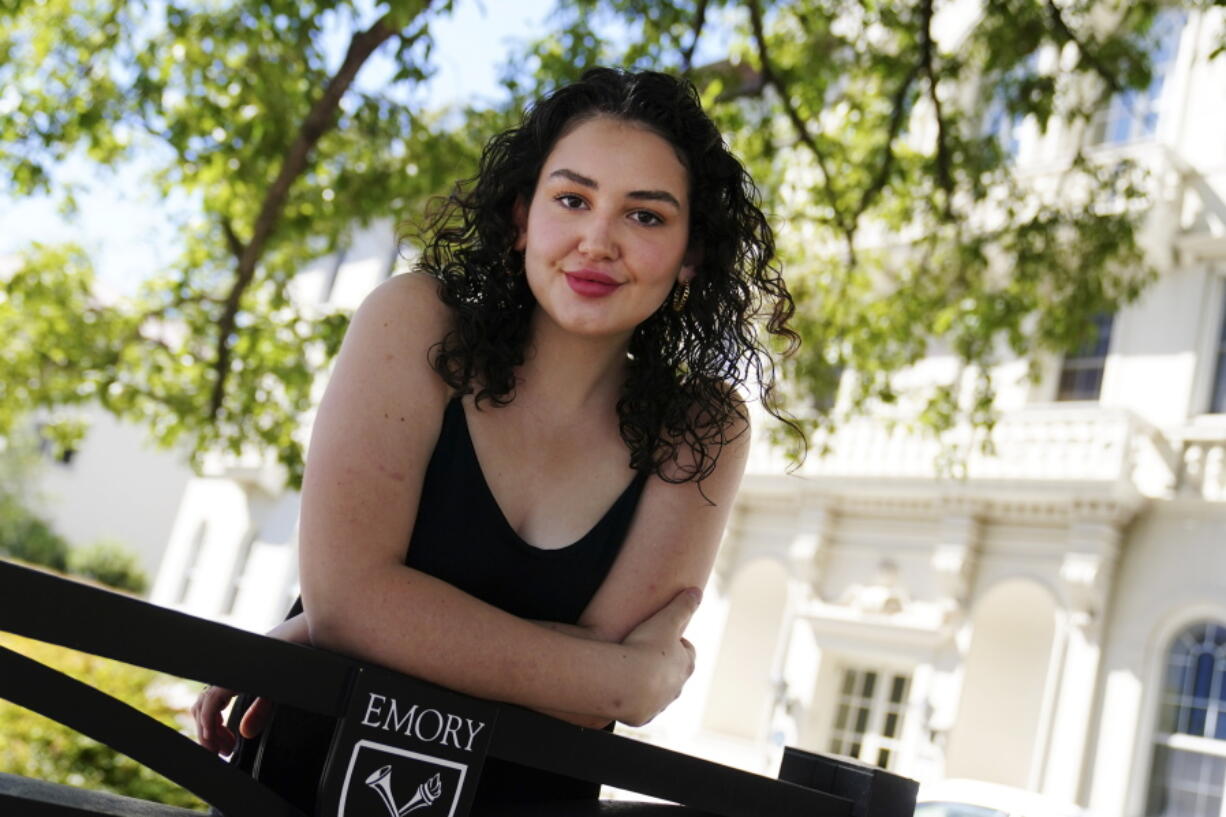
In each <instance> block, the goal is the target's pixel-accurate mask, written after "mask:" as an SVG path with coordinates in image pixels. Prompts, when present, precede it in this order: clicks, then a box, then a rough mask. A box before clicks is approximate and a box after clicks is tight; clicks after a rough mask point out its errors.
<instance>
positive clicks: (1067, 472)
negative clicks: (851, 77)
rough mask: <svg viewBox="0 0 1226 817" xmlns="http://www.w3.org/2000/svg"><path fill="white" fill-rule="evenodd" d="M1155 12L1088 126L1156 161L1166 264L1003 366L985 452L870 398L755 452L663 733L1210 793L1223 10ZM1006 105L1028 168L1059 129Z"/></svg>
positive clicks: (1225, 402) (1222, 773) (895, 763)
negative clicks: (685, 699) (795, 447)
mask: <svg viewBox="0 0 1226 817" xmlns="http://www.w3.org/2000/svg"><path fill="white" fill-rule="evenodd" d="M1160 25H1162V26H1166V27H1167V30H1168V33H1167V35H1166V36H1164V37H1163V40H1162V42H1163V46H1162V47H1161V48H1160V49H1159V53H1158V54H1157V55H1156V59H1157V66H1156V67H1157V71H1156V76H1157V79H1156V80H1155V85H1154V87H1153V88H1152V89H1151V92H1150V93H1149V94H1136V95H1134V97H1133V98H1132V99H1131V100H1130V102H1131V104H1129V105H1123V104H1120V103H1119V101H1118V100H1117V101H1116V102H1115V103H1113V104H1112V106H1111V108H1110V110H1109V111H1108V112H1107V113H1106V114H1105V115H1104V117H1103V119H1102V120H1101V121H1100V122H1098V123H1096V127H1095V128H1094V129H1093V132H1092V138H1093V139H1094V140H1095V141H1096V142H1098V144H1097V145H1096V147H1095V148H1093V150H1094V151H1097V152H1098V153H1099V155H1100V156H1101V155H1103V154H1106V153H1110V152H1119V151H1126V152H1127V153H1128V154H1129V155H1131V156H1133V157H1135V158H1136V159H1137V160H1138V161H1139V162H1141V163H1142V164H1144V165H1145V166H1147V167H1149V168H1151V169H1153V170H1154V171H1155V172H1154V174H1153V179H1154V183H1155V184H1156V185H1160V187H1159V188H1158V192H1159V195H1158V199H1159V204H1158V205H1157V207H1156V208H1155V211H1154V212H1153V213H1151V215H1150V217H1149V221H1148V226H1147V230H1146V241H1147V244H1148V247H1147V249H1148V250H1149V251H1150V252H1151V253H1152V254H1153V257H1154V258H1155V262H1156V265H1157V266H1158V267H1159V268H1160V269H1161V275H1160V279H1159V280H1158V281H1157V283H1156V284H1154V285H1153V286H1152V288H1151V289H1149V290H1147V292H1146V293H1145V295H1144V296H1143V298H1142V299H1141V300H1140V301H1139V302H1138V303H1136V304H1135V305H1133V306H1130V307H1128V308H1127V309H1125V310H1122V311H1121V312H1120V313H1118V314H1116V315H1114V316H1110V317H1106V316H1105V317H1104V319H1103V321H1102V323H1101V327H1100V328H1101V330H1102V331H1101V332H1100V337H1099V341H1098V343H1097V344H1096V345H1095V346H1094V347H1093V348H1087V349H1084V350H1082V352H1081V353H1078V354H1075V355H1070V356H1069V357H1068V358H1066V359H1064V360H1062V361H1061V360H1052V361H1049V366H1048V368H1049V371H1048V376H1047V377H1046V378H1045V379H1044V381H1043V382H1041V383H1039V384H1037V385H1031V384H1030V383H1028V382H1026V381H1025V379H1024V378H1023V377H1022V375H1023V374H1024V365H1023V363H1022V362H1021V361H1018V362H1015V363H1011V364H1006V365H1004V366H1002V367H1001V368H1000V370H999V371H998V372H996V377H995V381H996V382H997V383H998V384H1003V385H1002V389H1001V394H1000V399H999V406H1000V408H1001V409H1002V411H1003V418H1002V422H1001V423H1000V425H999V427H998V428H997V430H996V432H995V435H994V436H995V440H996V443H997V448H998V456H994V457H988V456H983V455H976V456H974V457H973V458H972V459H971V460H970V461H969V463H968V468H967V474H966V477H965V478H964V479H960V480H958V479H950V478H940V477H937V476H935V471H934V463H935V462H936V459H937V456H938V454H939V453H940V450H939V448H938V446H937V445H936V444H935V443H933V442H931V441H929V440H926V439H921V438H918V437H909V436H907V435H906V434H905V433H903V432H901V431H900V432H897V433H891V432H889V431H887V430H886V429H885V428H884V427H883V426H882V425H881V424H878V423H875V422H874V421H872V420H860V421H854V422H852V423H850V424H848V425H846V426H845V427H844V428H843V429H842V430H841V431H840V432H839V433H838V435H837V437H836V438H835V439H834V451H833V453H832V454H831V455H830V456H828V457H825V458H818V457H811V458H810V459H809V461H808V462H807V463H806V464H805V466H804V467H803V468H802V469H801V471H800V472H799V473H798V474H795V475H791V476H786V475H783V469H782V466H781V464H780V463H779V462H778V461H777V460H776V459H775V458H774V457H773V456H772V455H771V454H770V452H769V451H767V450H765V449H759V450H758V456H757V458H756V459H755V460H754V462H753V463H752V464H751V466H750V473H749V474H748V475H747V477H746V479H745V483H744V485H743V488H742V491H741V494H740V497H739V500H738V504H737V507H736V510H735V514H734V518H733V521H732V523H731V525H730V529H729V532H728V535H727V538H726V542H725V545H724V549H723V551H722V553H721V557H720V561H719V563H718V565H717V575H716V577H715V581H714V588H713V589H714V591H715V592H714V593H708V598H709V599H713V600H714V602H713V604H711V608H712V609H709V610H707V611H705V613H704V615H705V616H706V619H705V623H706V624H707V626H708V627H709V628H710V630H709V633H708V632H707V631H704V633H703V634H702V635H701V636H700V637H699V638H698V639H696V643H698V649H699V652H700V654H701V653H702V652H703V648H704V645H706V647H707V649H708V650H710V651H711V653H712V654H713V656H714V657H713V659H712V660H709V661H707V662H705V663H700V668H699V671H698V676H697V677H696V679H695V680H694V681H692V682H691V683H692V685H693V686H694V687H695V688H696V694H697V696H698V700H696V701H694V700H691V701H690V702H689V703H687V704H684V705H683V707H688V709H686V711H685V713H684V716H683V717H676V718H673V717H669V716H668V715H667V714H666V716H665V718H664V719H663V722H662V723H661V725H660V727H659V729H660V733H661V735H662V736H663V737H664V739H665V740H666V741H667V742H670V743H673V744H675V745H692V746H700V747H704V748H703V749H702V750H700V751H705V752H706V753H707V754H715V755H718V756H722V757H725V758H727V759H730V760H733V761H734V762H739V763H741V764H742V765H747V766H757V767H758V768H760V769H762V770H764V771H768V770H769V764H770V762H771V761H772V759H773V757H774V751H775V748H776V747H778V746H780V745H782V744H783V743H787V744H792V745H798V746H801V747H803V748H807V749H811V750H815V751H820V752H832V753H839V754H848V755H854V756H858V757H859V758H861V759H863V760H865V761H867V762H869V763H875V764H879V765H882V766H886V767H889V768H890V769H893V770H895V771H898V772H900V773H903V774H906V775H909V776H913V777H917V778H919V779H921V780H936V779H940V778H973V779H977V780H984V781H991V782H996V783H1000V784H1006V785H1009V786H1013V787H1017V788H1020V789H1026V790H1030V791H1033V792H1039V793H1043V794H1046V795H1049V796H1051V797H1052V798H1054V799H1055V800H1058V801H1064V802H1071V803H1077V804H1080V805H1082V806H1085V807H1088V808H1089V809H1090V810H1091V811H1092V812H1093V813H1094V814H1095V815H1097V817H1139V816H1140V815H1170V816H1171V817H1175V816H1176V815H1178V817H1184V816H1185V815H1186V816H1187V817H1193V816H1194V817H1217V815H1219V814H1223V813H1226V811H1224V806H1223V787H1224V785H1226V105H1224V104H1223V102H1226V60H1217V61H1214V62H1208V61H1206V59H1205V57H1206V55H1207V54H1208V53H1210V52H1212V51H1213V49H1214V48H1215V47H1216V46H1217V45H1218V43H1220V41H1221V37H1222V36H1223V25H1224V17H1223V13H1222V10H1221V9H1216V10H1213V11H1208V12H1204V13H1201V12H1190V13H1187V14H1180V13H1172V12H1167V13H1164V15H1163V17H1162V19H1161V20H1160ZM1017 124H1018V125H1019V127H1017V130H1016V138H1017V140H1018V141H1017V144H1016V148H1015V149H1016V158H1017V162H1018V165H1019V172H1020V173H1023V174H1024V173H1026V172H1027V168H1028V167H1051V166H1053V165H1056V166H1058V165H1059V160H1060V157H1061V155H1067V154H1068V153H1069V152H1070V150H1069V148H1070V146H1069V145H1068V144H1067V143H1066V141H1063V140H1067V139H1068V138H1069V137H1068V135H1067V134H1062V133H1061V132H1060V128H1059V127H1055V128H1052V129H1050V130H1049V132H1048V134H1047V135H1045V136H1042V137H1040V135H1039V134H1038V133H1037V130H1035V129H1030V128H1029V127H1028V125H1027V124H1026V123H1017ZM1036 172H1037V171H1036ZM955 371H956V368H955V361H954V360H953V359H952V358H948V359H946V358H941V357H939V356H934V357H932V358H930V359H928V360H926V361H924V362H923V363H922V364H921V365H920V366H918V367H917V368H916V371H914V372H911V373H909V378H910V379H912V380H913V381H914V382H924V381H925V380H928V381H929V382H932V381H935V380H937V379H939V378H945V379H948V378H950V377H951V376H952V375H953V373H954V372H955ZM687 694H690V693H687Z"/></svg>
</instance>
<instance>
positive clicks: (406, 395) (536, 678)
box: [194, 69, 796, 808]
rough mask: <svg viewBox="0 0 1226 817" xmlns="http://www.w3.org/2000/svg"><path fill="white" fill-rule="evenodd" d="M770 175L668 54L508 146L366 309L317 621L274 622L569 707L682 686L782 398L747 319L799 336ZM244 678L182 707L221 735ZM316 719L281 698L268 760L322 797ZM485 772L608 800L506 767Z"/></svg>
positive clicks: (316, 440) (331, 643)
mask: <svg viewBox="0 0 1226 817" xmlns="http://www.w3.org/2000/svg"><path fill="white" fill-rule="evenodd" d="M756 195H757V194H756V190H755V188H754V186H753V183H752V181H751V180H750V179H749V177H748V175H747V174H746V172H745V170H744V169H743V168H742V166H741V165H740V163H739V162H738V161H737V160H736V159H735V158H734V157H733V156H732V155H731V154H730V153H729V151H728V149H727V147H726V146H725V144H724V142H723V140H722V138H721V137H720V134H719V133H718V131H717V130H716V128H715V126H714V125H713V124H712V122H711V121H710V119H709V118H708V117H707V116H706V115H705V114H704V113H703V111H702V109H701V106H700V103H699V101H698V97H697V94H696V93H695V91H694V90H693V88H692V87H691V86H690V85H689V84H688V83H686V82H684V81H681V80H677V79H674V78H672V77H669V76H666V75H663V74H658V73H652V72H644V73H638V74H632V73H626V72H622V71H616V70H611V69H595V70H592V71H589V72H588V73H586V74H585V75H584V76H583V78H582V79H581V80H580V81H579V82H576V83H574V84H571V85H568V86H565V87H563V88H560V89H558V90H557V91H555V92H553V93H551V94H549V95H548V96H546V97H544V98H543V99H541V100H540V101H539V102H537V103H536V104H535V105H534V106H533V107H532V108H531V109H530V110H529V111H528V112H527V113H526V115H525V118H524V120H523V123H522V124H521V126H520V127H518V128H516V129H513V130H511V131H508V132H506V133H503V134H501V135H499V136H497V137H495V138H494V139H493V140H492V141H491V142H490V143H489V144H488V145H487V146H486V149H485V152H484V154H483V156H482V160H481V165H480V171H479V173H478V175H477V177H476V178H475V179H474V180H472V181H471V182H469V183H467V184H464V185H461V186H459V187H458V188H457V192H456V193H455V194H454V195H452V196H451V198H450V199H449V200H448V202H447V204H446V206H445V207H444V210H443V212H442V213H441V215H439V217H438V219H437V221H435V222H434V223H435V230H434V233H433V235H432V237H431V238H430V240H429V243H428V244H427V246H426V247H425V250H424V252H423V253H422V256H421V259H420V261H419V263H418V265H417V272H415V273H413V274H409V275H403V276H398V277H395V278H392V279H391V280H389V281H387V282H386V283H384V284H383V285H382V286H380V287H379V288H378V289H377V290H375V291H374V292H373V293H372V294H371V295H370V296H369V297H368V298H367V300H366V302H365V303H364V304H363V305H362V306H361V308H360V309H359V310H358V311H357V313H356V314H355V315H354V317H353V321H352V324H351V325H350V328H349V331H348V334H347V336H346V338H345V342H344V346H343V348H342V350H341V353H340V355H339V358H338V360H337V362H336V366H335V370H334V372H333V373H332V376H331V378H330V380H329V383H328V388H327V392H326V394H325V396H324V398H323V401H322V403H321V405H320V408H319V413H318V416H317V418H316V420H315V426H314V430H313V436H312V439H311V444H310V449H309V461H308V464H307V471H306V478H305V481H304V484H303V495H302V513H301V520H300V522H301V524H300V572H301V583H302V605H303V607H304V609H305V612H298V613H297V614H296V615H294V616H293V617H291V618H290V619H288V620H287V621H286V622H285V623H284V624H283V625H281V626H280V627H278V628H277V630H276V631H274V634H275V635H278V636H279V637H282V638H287V639H291V640H295V641H300V642H304V643H312V644H314V645H316V646H320V647H324V648H327V649H332V650H336V651H339V652H344V653H347V654H351V655H354V656H356V657H359V658H362V659H364V660H367V661H371V662H373V663H377V664H381V665H384V666H387V667H390V668H392V669H395V670H398V671H400V672H403V673H406V674H409V675H412V676H416V677H419V678H423V679H426V680H429V681H433V682H435V683H438V684H441V685H443V686H446V687H450V688H452V689H455V690H458V691H460V692H465V693H468V694H470V695H475V696H479V697H483V698H490V699H494V700H499V701H508V702H511V703H515V704H520V705H523V706H528V707H532V708H534V709H537V710H540V711H542V712H546V713H549V714H552V715H554V716H556V717H559V718H562V719H565V720H568V721H571V722H573V723H578V724H584V725H589V726H605V725H607V724H610V723H611V722H612V721H622V722H625V723H628V724H635V725H637V724H642V723H645V722H647V721H649V720H651V718H652V717H654V716H655V715H656V714H657V713H659V712H660V710H662V709H663V708H664V707H665V706H667V705H668V704H669V703H670V702H671V701H672V700H673V699H674V698H675V697H676V696H677V695H678V694H679V692H680V690H681V687H682V685H683V684H684V682H685V680H686V679H687V678H688V676H689V675H690V673H691V671H692V670H693V663H694V654H693V648H692V646H690V644H689V643H688V642H687V641H685V639H684V638H683V637H682V631H683V630H684V628H685V625H686V623H687V622H688V621H689V618H690V616H691V614H692V613H693V612H694V609H695V608H696V607H697V605H698V601H699V590H698V588H700V587H702V586H703V585H704V584H705V583H706V580H707V577H708V574H709V573H710V571H711V567H712V564H713V561H714V559H715V552H716V548H717V546H718V544H719V540H720V536H721V534H722V532H723V529H724V525H725V523H726V521H727V518H728V511H729V509H730V507H731V504H732V500H733V496H734V494H735V492H736V489H737V485H738V483H739V481H740V478H741V474H742V471H743V469H744V464H745V458H746V454H747V448H748V443H749V434H748V425H749V421H748V416H747V411H746V408H745V405H744V403H743V402H742V395H741V390H742V389H743V388H754V389H757V390H759V391H760V393H761V396H762V398H763V399H764V401H765V402H766V403H767V407H768V409H770V410H772V411H773V409H771V404H770V387H771V382H772V377H771V374H772V369H771V364H770V359H769V357H768V355H767V351H766V348H765V346H764V344H763V343H762V341H761V340H760V339H759V334H758V332H759V327H758V326H757V325H756V323H755V321H757V320H758V319H759V318H765V319H766V320H765V329H766V331H767V332H768V333H772V334H774V335H777V336H780V337H781V338H782V339H784V340H785V341H787V342H789V343H793V342H795V340H796V336H795V335H794V333H792V332H791V330H789V329H787V328H786V326H785V322H786V320H787V318H788V317H789V316H790V315H791V313H792V302H791V298H790V297H789V295H788V293H787V290H786V288H785V287H784V285H783V281H782V279H781V278H780V275H779V272H778V270H777V268H776V267H775V266H774V265H773V240H772V235H771V231H770V228H769V226H768V224H767V222H766V219H765V217H764V216H763V214H762V213H761V211H760V210H759V208H758V206H757V204H756ZM232 694H233V693H231V692H230V691H228V690H221V689H215V688H210V689H208V690H206V691H205V692H204V693H202V694H201V697H200V699H199V700H198V701H197V704H196V707H195V709H194V711H195V715H196V719H197V722H198V728H199V731H200V736H201V742H202V743H203V744H204V745H205V746H207V747H209V748H211V749H214V750H217V751H222V752H229V751H231V750H232V749H234V747H235V740H236V738H235V735H234V733H233V730H232V728H231V727H227V726H225V725H223V723H222V719H221V709H222V707H223V706H224V705H225V704H226V703H227V702H228V700H229V699H230V697H231V696H232ZM267 709H268V708H267V707H265V706H264V705H263V703H262V702H260V703H258V704H257V705H256V706H253V707H251V709H250V710H248V711H247V714H246V716H245V718H244V719H243V721H242V725H241V729H240V731H241V732H242V734H243V735H244V736H245V737H253V736H255V735H256V734H258V733H260V732H261V731H262V729H263V722H264V720H265V718H266V717H267ZM303 720H304V719H303V718H301V717H297V716H295V717H290V716H289V714H287V713H278V714H277V716H276V719H275V721H274V724H273V726H272V727H271V728H270V729H268V730H266V731H267V732H268V735H267V737H266V744H267V743H269V742H271V743H272V744H273V746H274V747H280V748H270V746H269V745H266V746H265V748H264V762H268V759H269V758H270V757H273V758H277V757H283V758H284V763H283V765H284V767H285V768H286V769H287V770H291V771H287V772H286V774H285V779H286V781H287V782H286V783H285V786H286V788H287V790H288V789H292V788H293V787H294V784H293V783H292V782H289V781H291V780H297V781H298V783H297V786H298V788H299V789H306V790H302V791H297V792H293V791H287V794H288V795H289V796H290V797H291V799H293V800H295V801H296V802H298V803H299V804H300V805H302V806H303V807H304V808H310V804H311V801H312V800H313V797H314V791H313V787H314V784H315V782H316V781H317V779H318V774H317V770H318V767H319V764H321V763H322V756H321V752H322V749H321V748H320V747H318V746H314V745H313V744H312V740H311V739H309V738H307V737H304V736H305V735H308V734H310V733H311V732H312V730H311V729H310V728H307V727H303V726H301V722H302V721H303ZM231 723H232V724H233V723H234V721H233V720H232V722H231ZM295 724H298V725H295ZM316 732H318V735H326V732H327V729H326V728H324V727H321V728H319V729H318V730H316ZM278 733H279V734H281V736H282V737H281V738H280V739H279V740H277V741H273V736H274V735H275V734H278ZM321 741H322V742H325V743H326V737H318V736H317V739H316V740H315V743H319V742H321ZM304 747H310V748H304ZM242 749H243V747H241V746H240V751H239V752H238V753H237V754H238V755H240V756H241V755H243V753H244V752H243V751H242ZM291 755H293V757H291ZM311 763H314V764H315V766H314V769H315V770H316V773H311V772H309V771H306V772H304V771H303V769H310V768H311V766H310V764H311ZM262 776H263V777H265V778H266V779H267V778H268V776H269V775H268V773H267V772H265V773H264V774H263V775H262ZM304 783H305V786H304ZM482 786H483V788H482V791H481V795H480V797H481V800H483V801H484V802H497V801H504V800H552V799H569V798H575V797H594V796H595V794H596V787H594V786H590V785H588V784H585V783H578V782H576V781H570V780H566V779H564V778H557V777H553V776H548V775H542V774H537V773H528V772H527V770H524V769H520V768H514V767H512V766H511V765H510V764H498V763H494V762H490V763H489V764H488V765H487V767H486V770H485V772H484V774H483V776H482Z"/></svg>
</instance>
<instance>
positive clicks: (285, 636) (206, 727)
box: [191, 613, 311, 755]
mask: <svg viewBox="0 0 1226 817" xmlns="http://www.w3.org/2000/svg"><path fill="white" fill-rule="evenodd" d="M268 636H269V637H270V638H279V639H281V640H282V641H289V642H290V643H293V644H310V643H311V634H310V631H309V630H308V629H307V620H306V615H305V614H303V613H299V614H298V615H296V616H292V617H290V618H287V619H286V620H285V621H283V622H281V623H280V624H278V625H277V626H276V627H273V628H272V629H271V630H269V631H268ZM236 694H237V693H235V691H234V690H232V689H226V688H225V687H215V686H207V687H205V688H204V689H202V690H200V694H199V695H197V696H196V702H195V703H193V704H192V710H191V711H192V718H193V719H194V720H195V721H196V736H197V739H199V741H200V745H201V746H203V747H204V748H205V749H208V750H209V751H210V752H217V753H218V754H223V755H228V754H230V753H231V752H233V751H234V745H235V743H237V738H236V737H235V736H234V732H233V731H231V729H230V727H228V726H226V720H225V716H224V712H225V708H226V707H227V706H229V705H230V701H231V700H233V699H234V696H235V695H236ZM271 714H272V702H271V701H268V700H265V699H264V698H256V699H255V700H254V701H252V703H251V706H250V707H248V709H247V711H246V712H245V713H243V719H242V720H241V721H239V724H238V732H239V734H240V735H242V736H243V737H244V738H247V739H248V740H251V739H252V738H255V737H259V735H260V733H261V732H263V731H264V727H265V725H267V723H268V717H269V715H271Z"/></svg>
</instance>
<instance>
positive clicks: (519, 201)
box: [511, 196, 528, 252]
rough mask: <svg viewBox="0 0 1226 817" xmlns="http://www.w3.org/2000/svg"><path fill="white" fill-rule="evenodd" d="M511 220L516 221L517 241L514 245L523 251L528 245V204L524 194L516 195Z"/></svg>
mask: <svg viewBox="0 0 1226 817" xmlns="http://www.w3.org/2000/svg"><path fill="white" fill-rule="evenodd" d="M511 220H512V221H513V222H515V243H514V244H513V245H512V247H513V248H514V249H515V250H516V251H517V252H523V251H524V248H526V247H527V246H528V205H527V204H525V203H524V200H523V197H522V196H516V197H515V203H514V204H513V205H511Z"/></svg>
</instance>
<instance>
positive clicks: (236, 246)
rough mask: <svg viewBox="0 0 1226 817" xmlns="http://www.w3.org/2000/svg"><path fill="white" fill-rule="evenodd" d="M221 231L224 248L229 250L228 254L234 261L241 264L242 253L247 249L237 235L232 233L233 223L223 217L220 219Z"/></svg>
mask: <svg viewBox="0 0 1226 817" xmlns="http://www.w3.org/2000/svg"><path fill="white" fill-rule="evenodd" d="M221 230H222V232H223V233H225V234H226V246H227V247H229V248H230V254H231V255H233V256H234V260H235V261H237V262H239V263H240V264H241V263H242V261H243V253H244V252H246V250H247V248H246V247H245V246H244V245H243V242H242V241H241V240H240V239H239V237H238V233H236V232H234V224H233V222H231V221H230V219H228V218H226V217H224V216H223V217H222V219H221Z"/></svg>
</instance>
